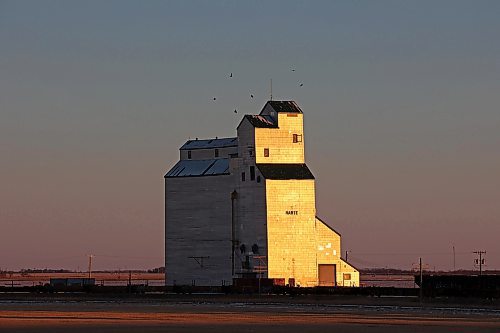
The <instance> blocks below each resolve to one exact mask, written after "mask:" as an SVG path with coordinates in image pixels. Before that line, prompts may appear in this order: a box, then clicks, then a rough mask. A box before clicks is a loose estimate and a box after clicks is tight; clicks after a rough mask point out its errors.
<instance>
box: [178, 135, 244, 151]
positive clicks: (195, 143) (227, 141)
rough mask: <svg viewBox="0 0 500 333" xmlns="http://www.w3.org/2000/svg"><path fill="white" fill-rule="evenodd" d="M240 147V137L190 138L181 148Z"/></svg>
mask: <svg viewBox="0 0 500 333" xmlns="http://www.w3.org/2000/svg"><path fill="white" fill-rule="evenodd" d="M226 147H238V138H221V139H205V140H188V141H187V142H186V143H185V144H184V145H183V146H182V147H181V148H180V150H192V149H211V148H226Z"/></svg>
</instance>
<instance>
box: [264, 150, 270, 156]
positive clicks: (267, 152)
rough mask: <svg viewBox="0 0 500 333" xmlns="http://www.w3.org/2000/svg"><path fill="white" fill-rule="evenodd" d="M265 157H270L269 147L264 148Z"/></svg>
mask: <svg viewBox="0 0 500 333" xmlns="http://www.w3.org/2000/svg"><path fill="white" fill-rule="evenodd" d="M264 157H269V148H264Z"/></svg>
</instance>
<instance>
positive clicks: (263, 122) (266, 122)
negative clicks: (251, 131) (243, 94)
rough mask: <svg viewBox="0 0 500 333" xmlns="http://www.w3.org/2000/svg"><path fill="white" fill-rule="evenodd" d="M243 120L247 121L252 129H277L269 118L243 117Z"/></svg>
mask: <svg viewBox="0 0 500 333" xmlns="http://www.w3.org/2000/svg"><path fill="white" fill-rule="evenodd" d="M245 119H248V121H249V122H250V124H252V125H253V126H254V127H264V128H266V127H267V128H277V127H278V124H277V123H276V122H275V121H274V120H273V118H271V117H270V116H260V115H252V114H247V115H245Z"/></svg>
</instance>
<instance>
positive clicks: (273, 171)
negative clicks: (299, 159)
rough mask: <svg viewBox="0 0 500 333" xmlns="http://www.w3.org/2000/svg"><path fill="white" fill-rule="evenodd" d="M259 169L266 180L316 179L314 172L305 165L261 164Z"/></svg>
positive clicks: (258, 166)
mask: <svg viewBox="0 0 500 333" xmlns="http://www.w3.org/2000/svg"><path fill="white" fill-rule="evenodd" d="M257 168H258V169H259V170H260V173H261V174H262V176H263V177H264V178H265V179H277V180H285V179H314V176H313V174H312V172H311V171H310V170H309V168H308V167H307V165H306V164H305V163H303V164H273V163H269V164H267V163H260V164H257Z"/></svg>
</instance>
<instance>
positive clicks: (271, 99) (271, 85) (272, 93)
mask: <svg viewBox="0 0 500 333" xmlns="http://www.w3.org/2000/svg"><path fill="white" fill-rule="evenodd" d="M272 100H273V79H271V101H272Z"/></svg>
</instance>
